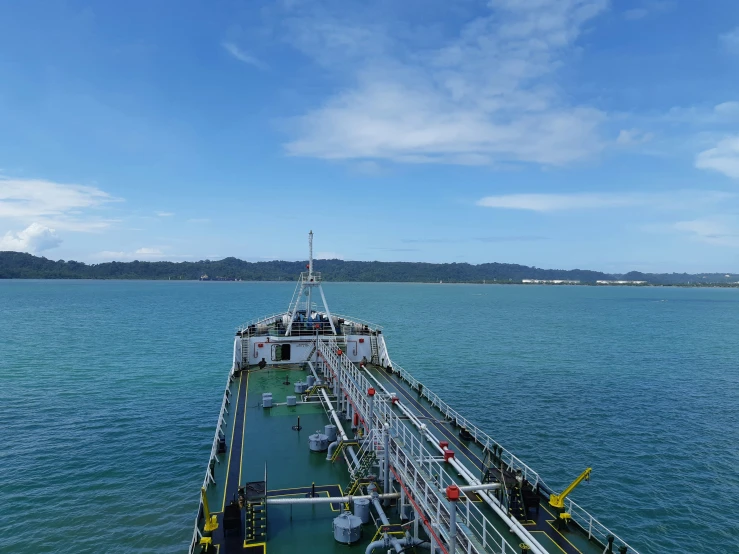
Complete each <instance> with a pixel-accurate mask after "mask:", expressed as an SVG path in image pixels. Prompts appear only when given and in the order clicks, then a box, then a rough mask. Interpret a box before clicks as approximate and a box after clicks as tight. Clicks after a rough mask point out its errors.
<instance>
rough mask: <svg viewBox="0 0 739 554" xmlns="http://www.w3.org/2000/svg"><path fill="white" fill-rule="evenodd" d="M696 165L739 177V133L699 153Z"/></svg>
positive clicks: (734, 177) (728, 175) (732, 176)
mask: <svg viewBox="0 0 739 554" xmlns="http://www.w3.org/2000/svg"><path fill="white" fill-rule="evenodd" d="M695 167H697V168H700V169H711V170H713V171H718V172H720V173H723V174H724V175H726V176H727V177H731V178H733V179H739V135H735V136H731V137H727V138H725V139H723V140H721V141H719V143H718V144H717V145H716V146H715V147H714V148H709V149H708V150H704V151H703V152H701V153H699V154H698V156H697V157H696V159H695Z"/></svg>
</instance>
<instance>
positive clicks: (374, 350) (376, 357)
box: [370, 333, 380, 365]
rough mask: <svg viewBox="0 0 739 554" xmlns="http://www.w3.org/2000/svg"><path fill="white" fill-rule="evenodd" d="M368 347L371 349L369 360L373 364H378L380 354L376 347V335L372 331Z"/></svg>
mask: <svg viewBox="0 0 739 554" xmlns="http://www.w3.org/2000/svg"><path fill="white" fill-rule="evenodd" d="M370 348H371V349H372V357H371V359H370V362H371V363H373V364H375V365H380V354H379V351H378V348H377V335H376V334H374V333H373V334H371V335H370Z"/></svg>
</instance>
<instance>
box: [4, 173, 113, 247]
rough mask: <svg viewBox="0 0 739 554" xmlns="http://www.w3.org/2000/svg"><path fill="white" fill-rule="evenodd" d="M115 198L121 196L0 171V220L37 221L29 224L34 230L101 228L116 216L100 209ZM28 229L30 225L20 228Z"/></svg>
mask: <svg viewBox="0 0 739 554" xmlns="http://www.w3.org/2000/svg"><path fill="white" fill-rule="evenodd" d="M118 201H121V199H120V198H114V197H113V196H111V195H110V194H108V193H106V192H104V191H102V190H100V189H99V188H97V187H93V186H85V185H77V184H65V183H56V182H53V181H47V180H44V179H20V178H12V177H6V176H2V175H0V220H3V219H5V220H11V221H13V222H14V223H15V224H17V223H20V224H22V225H31V224H37V227H33V229H36V230H38V229H40V228H47V229H55V230H57V231H76V232H91V231H99V230H101V229H105V228H106V227H109V226H110V225H111V224H112V223H114V222H115V221H116V220H113V219H110V218H105V217H102V216H101V213H100V210H101V209H102V208H104V207H106V206H107V205H108V204H110V203H113V202H118ZM28 229H31V227H28V228H26V229H25V231H23V232H26V231H28ZM11 235H12V233H11ZM6 236H7V235H6ZM12 236H20V235H17V234H16V235H12Z"/></svg>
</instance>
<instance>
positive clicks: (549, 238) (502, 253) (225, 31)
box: [0, 0, 739, 272]
mask: <svg viewBox="0 0 739 554" xmlns="http://www.w3.org/2000/svg"><path fill="white" fill-rule="evenodd" d="M738 216H739V3H737V2H736V1H735V0H711V1H708V2H697V1H688V0H683V1H677V0H674V1H668V0H611V1H610V2H608V1H607V0H490V1H488V2H482V1H473V0H455V1H451V2H450V1H436V0H426V1H419V0H406V1H403V2H398V1H397V0H393V1H389V0H388V1H384V0H380V1H377V2H371V3H367V2H352V1H347V0H344V1H336V2H333V1H328V2H323V1H315V2H301V1H299V0H282V1H277V2H262V3H260V2H242V1H214V2H194V1H189V0H187V1H182V0H180V1H176V2H175V1H167V0H160V1H157V2H151V1H133V0H132V1H129V2H125V3H121V2H83V1H74V0H67V1H54V0H50V1H43V2H41V1H34V0H25V1H24V2H0V250H20V251H28V252H32V253H36V254H40V255H44V256H46V257H49V258H52V259H76V260H81V261H86V262H91V263H96V262H102V261H108V260H112V259H116V260H124V261H127V260H133V259H141V260H159V259H168V260H190V259H204V258H211V259H217V258H222V257H225V256H237V257H239V258H243V259H247V260H265V259H290V260H294V259H301V258H302V259H304V257H305V251H306V241H305V238H306V234H307V232H308V230H310V229H313V231H314V232H315V234H316V239H315V242H316V250H317V253H318V255H319V256H320V257H339V258H343V259H346V260H404V261H429V262H462V261H466V262H471V263H482V262H491V261H498V262H510V263H523V264H527V265H535V266H538V267H558V268H574V267H583V268H592V269H599V270H604V271H614V272H619V271H628V270H631V269H636V270H642V271H691V272H699V271H732V272H739V217H738Z"/></svg>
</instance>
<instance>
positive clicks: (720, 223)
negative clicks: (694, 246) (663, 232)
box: [672, 216, 739, 247]
mask: <svg viewBox="0 0 739 554" xmlns="http://www.w3.org/2000/svg"><path fill="white" fill-rule="evenodd" d="M672 228H673V229H674V230H677V231H679V232H682V233H687V234H688V236H690V237H691V238H692V239H693V240H697V241H699V242H704V243H707V244H716V245H720V246H734V247H737V246H739V227H737V224H736V222H735V220H734V218H727V217H721V216H714V217H707V218H702V219H692V220H688V221H678V222H676V223H674V224H673V225H672Z"/></svg>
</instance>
